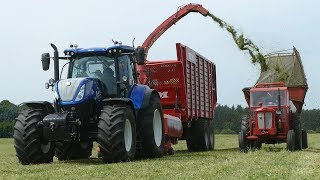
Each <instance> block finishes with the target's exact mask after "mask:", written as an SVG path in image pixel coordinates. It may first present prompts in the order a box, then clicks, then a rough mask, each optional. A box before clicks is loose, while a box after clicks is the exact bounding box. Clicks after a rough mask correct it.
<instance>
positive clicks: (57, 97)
mask: <svg viewBox="0 0 320 180" xmlns="http://www.w3.org/2000/svg"><path fill="white" fill-rule="evenodd" d="M54 98H55V99H59V95H58V92H57V91H54Z"/></svg>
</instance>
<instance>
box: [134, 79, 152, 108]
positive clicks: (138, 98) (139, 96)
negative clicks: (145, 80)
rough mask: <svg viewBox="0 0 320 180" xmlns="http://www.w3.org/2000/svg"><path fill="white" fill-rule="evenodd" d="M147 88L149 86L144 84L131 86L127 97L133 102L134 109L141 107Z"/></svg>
mask: <svg viewBox="0 0 320 180" xmlns="http://www.w3.org/2000/svg"><path fill="white" fill-rule="evenodd" d="M148 90H150V88H149V87H148V86H146V85H137V84H135V85H134V86H133V87H132V89H131V92H130V95H129V98H130V99H131V101H132V102H133V105H134V109H136V110H138V109H141V107H142V104H143V99H144V96H145V94H146V92H147V91H148Z"/></svg>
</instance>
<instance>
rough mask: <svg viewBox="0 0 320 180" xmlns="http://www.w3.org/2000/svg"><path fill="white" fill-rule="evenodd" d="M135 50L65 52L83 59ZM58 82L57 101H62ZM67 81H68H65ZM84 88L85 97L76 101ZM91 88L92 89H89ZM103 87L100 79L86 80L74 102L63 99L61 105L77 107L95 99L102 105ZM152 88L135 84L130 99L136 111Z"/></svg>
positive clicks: (112, 47) (130, 91)
mask: <svg viewBox="0 0 320 180" xmlns="http://www.w3.org/2000/svg"><path fill="white" fill-rule="evenodd" d="M134 51H135V48H133V47H131V46H122V45H121V46H111V47H109V48H86V49H84V48H70V49H66V50H64V53H65V55H67V56H71V57H83V56H98V55H100V56H107V55H111V54H113V53H133V52H134ZM60 81H61V80H59V81H57V82H56V86H55V91H56V93H55V94H56V95H55V96H56V99H61V96H60V93H59V82H60ZM63 81H66V80H63ZM82 86H85V87H84V89H85V92H84V96H83V98H82V99H80V100H76V97H77V95H78V94H79V92H80V89H81V87H82ZM89 86H90V87H89ZM100 87H101V82H100V80H99V79H96V78H89V77H88V78H84V79H83V80H82V81H81V82H80V83H79V85H78V87H73V88H77V90H76V92H75V93H74V95H73V98H72V100H69V101H63V99H61V101H60V103H61V105H62V106H69V105H77V104H81V103H83V102H85V101H87V100H90V99H94V102H95V103H96V104H101V102H102V100H103V99H104V98H105V97H103V92H102V89H101V88H100ZM66 88H67V87H66ZM149 90H150V88H149V87H148V86H146V85H138V84H134V85H133V86H132V88H131V89H130V90H129V94H128V98H129V99H130V100H131V101H132V103H133V105H134V109H135V110H139V109H141V107H142V104H143V99H144V96H145V94H146V92H147V91H149Z"/></svg>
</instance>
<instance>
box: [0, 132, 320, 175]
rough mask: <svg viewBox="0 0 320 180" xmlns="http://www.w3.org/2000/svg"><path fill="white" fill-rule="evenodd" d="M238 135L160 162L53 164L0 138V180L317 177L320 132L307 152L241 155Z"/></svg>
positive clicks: (179, 148)
mask: <svg viewBox="0 0 320 180" xmlns="http://www.w3.org/2000/svg"><path fill="white" fill-rule="evenodd" d="M237 147H238V142H237V136H236V135H216V148H215V150H214V151H211V152H196V153H190V152H188V151H187V148H186V144H185V141H179V144H178V145H175V147H174V148H175V150H176V153H175V154H174V155H171V156H169V155H168V156H165V157H163V158H160V159H147V160H139V161H134V162H127V163H116V164H103V163H102V162H101V161H100V160H99V159H97V153H96V152H95V151H93V156H92V158H91V159H87V160H77V161H63V162H60V161H58V160H57V159H56V158H55V159H54V162H53V163H51V164H41V165H27V166H23V165H21V164H19V163H18V160H17V158H16V156H15V151H14V147H13V139H0V159H1V161H0V179H320V134H309V148H308V149H306V150H303V151H300V152H288V151H286V150H285V144H281V145H275V146H273V145H263V146H262V150H259V151H255V152H249V153H247V154H243V153H240V152H239V150H238V148H237Z"/></svg>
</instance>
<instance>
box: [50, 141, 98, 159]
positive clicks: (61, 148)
mask: <svg viewBox="0 0 320 180" xmlns="http://www.w3.org/2000/svg"><path fill="white" fill-rule="evenodd" d="M92 147H93V143H92V141H82V142H56V153H55V155H56V157H57V158H58V159H59V160H60V161H63V160H72V159H86V158H89V157H90V156H91V154H92Z"/></svg>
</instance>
